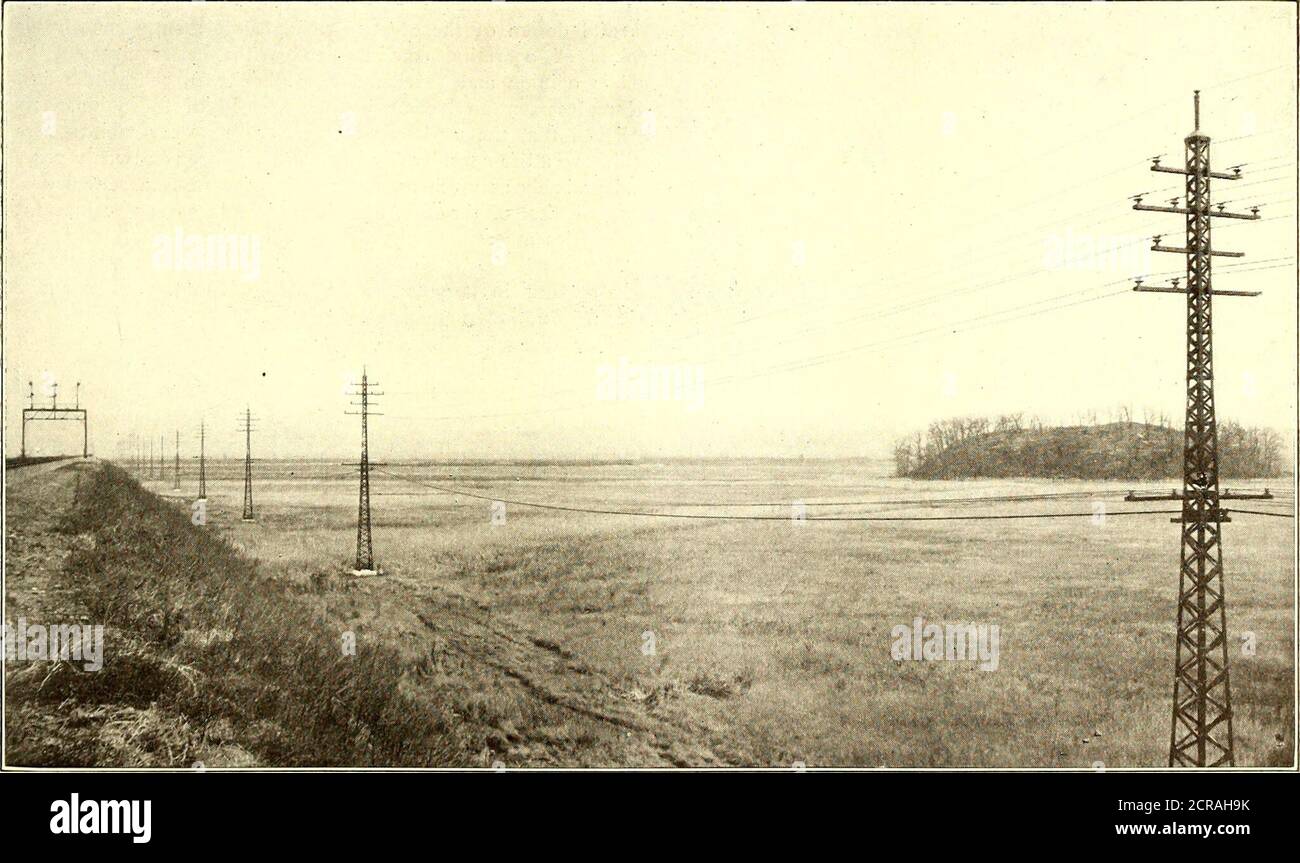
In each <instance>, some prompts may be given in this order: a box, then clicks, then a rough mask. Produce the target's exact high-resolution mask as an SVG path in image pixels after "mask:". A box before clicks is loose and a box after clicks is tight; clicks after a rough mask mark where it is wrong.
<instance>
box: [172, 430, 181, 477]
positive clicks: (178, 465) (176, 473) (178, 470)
mask: <svg viewBox="0 0 1300 863" xmlns="http://www.w3.org/2000/svg"><path fill="white" fill-rule="evenodd" d="M180 490H181V431H180V429H177V430H176V466H175V467H174V468H173V469H172V491H180Z"/></svg>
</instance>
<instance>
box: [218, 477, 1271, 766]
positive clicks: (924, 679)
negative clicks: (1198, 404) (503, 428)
mask: <svg viewBox="0 0 1300 863" xmlns="http://www.w3.org/2000/svg"><path fill="white" fill-rule="evenodd" d="M873 467H874V466H873V465H864V464H861V463H857V464H843V463H821V464H811V465H808V466H803V467H798V466H791V465H781V464H768V463H752V464H727V463H714V464H688V465H669V466H641V467H627V466H620V467H610V466H605V467H599V466H598V467H573V466H561V467H536V466H526V467H513V466H480V467H476V468H464V469H460V470H461V472H462V473H463V474H465V476H462V477H461V478H460V479H459V480H458V482H459V484H460V485H461V486H462V487H475V486H476V484H477V487H479V488H481V489H502V490H503V491H500V492H498V493H501V494H503V495H508V496H513V497H521V498H527V499H537V500H554V501H559V500H575V499H576V500H581V501H584V502H589V503H595V502H598V501H612V502H616V503H627V502H629V501H635V500H643V499H653V500H658V501H673V500H677V501H680V500H683V499H696V500H701V499H709V498H714V499H716V498H724V499H728V500H734V499H742V500H743V499H759V500H773V499H775V500H800V499H802V500H813V499H817V498H843V497H845V496H848V497H850V498H852V497H859V498H860V497H862V496H864V495H883V496H887V497H890V496H892V497H898V496H915V495H919V494H958V495H961V496H969V495H973V494H999V493H1008V492H1012V493H1023V492H1030V491H1032V492H1042V491H1062V490H1072V489H1076V490H1077V489H1080V488H1092V487H1095V485H1096V483H1077V482H1076V483H1071V482H1007V481H1001V482H970V483H960V484H945V483H940V482H930V483H918V482H906V481H899V480H891V479H887V478H885V477H882V476H880V475H879V471H878V470H877V471H876V475H874V476H872V475H870V471H871V469H872V468H873ZM392 470H394V471H395V472H401V473H404V474H408V475H409V474H412V473H414V472H415V469H414V468H409V467H407V468H402V467H394V468H392ZM439 472H441V471H433V470H429V471H428V472H427V473H426V474H425V475H426V476H428V477H430V478H432V477H434V476H436V474H437V473H439ZM738 472H739V473H741V474H743V475H744V479H743V481H742V482H741V483H740V484H736V483H734V482H732V481H730V479H729V478H730V475H734V474H736V473H738ZM233 476H237V474H232V477H233ZM516 477H522V479H519V480H516ZM864 477H865V479H864ZM724 480H726V481H724ZM353 482H354V481H349V480H346V479H343V478H338V479H324V478H319V477H318V478H313V479H311V480H300V479H298V478H297V477H296V476H295V477H293V478H289V477H284V476H281V477H279V478H271V479H267V480H264V481H262V482H260V483H259V485H258V489H257V491H258V495H259V506H260V507H261V515H260V520H259V523H258V524H256V525H245V524H242V523H240V522H239V521H238V514H239V513H238V506H239V501H240V493H241V486H240V485H239V483H238V482H237V481H234V480H233V479H231V480H228V481H222V480H218V481H216V482H210V484H209V491H210V496H211V502H210V507H211V509H210V512H211V513H212V515H213V517H214V519H215V520H216V521H217V522H218V523H219V524H221V525H223V527H222V529H224V530H228V531H229V535H230V536H231V538H232V539H233V540H234V541H235V542H236V543H237V544H238V545H240V546H241V547H243V548H244V549H246V550H247V551H248V552H249V553H250V554H252V555H254V556H256V557H257V558H258V559H259V560H261V561H262V563H263V565H264V566H265V567H266V568H267V569H268V571H270V572H272V573H274V574H276V575H277V576H278V577H279V578H282V579H285V580H287V581H289V582H291V583H309V582H310V581H311V580H312V578H313V576H319V574H321V573H323V572H325V573H328V572H339V571H341V570H342V569H343V568H344V567H345V566H346V562H347V560H348V556H349V555H350V553H351V550H352V543H353V541H354V530H355V526H354V525H355V522H354V519H355V499H354V497H353V496H354V495H355V485H354V484H353ZM375 485H376V490H377V491H387V492H419V488H418V487H415V486H412V485H409V484H406V483H402V482H399V481H397V480H394V479H390V478H385V477H382V476H381V477H376V480H375ZM505 489H508V491H505ZM999 506H1001V507H1002V508H1001V510H997V509H995V508H993V507H987V508H984V509H981V510H980V511H989V510H990V509H993V510H994V511H1004V512H1008V511H1025V510H1026V509H1027V508H1028V507H1026V505H1024V504H1017V505H999ZM1032 508H1033V509H1034V510H1035V511H1043V510H1047V509H1051V508H1053V505H1052V504H1034V505H1032ZM1057 508H1059V509H1061V510H1075V511H1077V510H1084V511H1087V510H1089V509H1090V504H1089V503H1088V502H1086V501H1085V502H1083V503H1079V502H1070V503H1062V504H1060V505H1059V506H1058V507H1057ZM374 509H375V542H376V547H377V556H378V559H379V562H380V564H381V565H382V566H383V567H384V569H385V570H386V571H387V573H388V575H387V576H386V577H385V578H382V579H371V580H368V582H367V583H366V584H364V585H359V586H358V588H357V589H358V590H359V591H360V594H352V595H334V596H326V597H324V598H323V603H324V606H325V607H328V608H331V609H332V613H334V612H337V610H338V608H339V607H340V606H349V607H351V608H352V612H353V613H355V614H357V615H358V617H357V624H358V627H359V630H364V631H366V632H367V633H368V637H369V638H372V639H374V640H376V641H380V642H384V643H391V644H395V645H400V646H401V648H402V649H403V650H405V651H407V652H408V653H409V654H410V655H412V656H420V655H422V654H427V653H429V652H430V651H432V652H434V653H437V652H438V650H439V647H438V642H439V639H440V638H442V637H443V636H442V635H439V634H438V632H439V631H440V630H439V629H438V628H439V627H442V628H444V629H445V630H446V631H449V632H451V633H452V635H453V636H456V637H459V635H460V634H461V632H460V630H458V627H460V628H461V629H463V626H464V624H463V622H458V621H463V620H465V619H472V620H474V621H476V622H477V623H476V624H475V625H479V624H480V623H481V624H483V625H485V626H493V627H497V628H506V627H508V628H509V630H510V631H511V632H518V633H523V634H525V636H526V637H527V638H531V639H532V640H533V641H534V642H537V643H543V644H547V645H552V646H554V647H556V648H557V649H559V650H561V651H563V653H564V654H565V655H567V656H569V657H573V658H574V660H575V661H576V662H577V663H578V664H580V665H581V666H583V667H584V668H587V669H591V670H593V671H595V672H598V673H599V675H600V679H601V680H602V681H603V682H604V685H605V687H606V688H607V689H609V690H611V691H612V693H613V694H614V695H615V696H616V697H618V698H620V699H622V700H624V701H626V702H627V703H629V704H634V705H637V707H638V709H642V710H644V711H646V712H647V713H648V714H650V715H653V716H657V717H667V718H669V719H671V720H673V721H675V722H682V723H688V724H689V726H690V728H691V729H692V731H691V734H692V735H694V736H695V737H696V738H698V741H697V742H699V744H700V746H701V747H703V749H702V750H697V751H696V754H695V755H694V756H689V757H701V758H703V757H705V756H704V755H701V754H700V753H701V752H703V751H704V750H707V751H708V752H709V753H712V754H715V755H717V756H718V757H721V758H723V759H724V760H728V761H732V762H739V763H746V764H765V765H766V764H772V765H779V764H789V763H791V762H793V761H796V760H801V761H805V762H806V763H808V764H810V765H860V766H878V765H882V764H884V765H889V766H1040V767H1041V766H1059V767H1089V766H1091V765H1092V764H1093V763H1094V762H1096V761H1103V762H1105V763H1106V764H1107V765H1109V766H1112V767H1119V766H1151V765H1157V766H1158V765H1162V764H1163V762H1164V758H1165V755H1166V746H1167V741H1168V723H1169V703H1168V702H1169V687H1170V674H1171V666H1172V661H1173V658H1172V645H1173V637H1172V632H1171V630H1172V619H1173V604H1174V594H1175V591H1176V578H1177V569H1176V557H1175V555H1176V549H1177V542H1178V539H1177V536H1178V535H1177V530H1176V528H1175V527H1174V526H1173V525H1171V524H1170V523H1169V521H1168V517H1167V516H1158V515H1156V516H1150V517H1143V518H1126V519H1118V518H1113V519H1109V520H1108V521H1106V523H1105V524H1104V525H1103V526H1095V525H1093V524H1092V523H1091V521H1090V520H1089V519H1069V520H1061V521H1031V522H1022V521H1005V522H950V523H943V522H939V523H933V524H908V523H903V524H869V523H868V524H854V523H826V524H804V525H796V524H792V523H788V522H738V523H731V522H707V521H704V522H698V521H697V522H679V521H671V520H662V521H659V520H655V521H648V520H639V519H627V518H618V517H611V516H592V515H580V514H571V513H557V512H550V511H539V510H527V509H521V508H516V507H511V508H509V511H508V516H507V522H506V524H505V525H504V526H500V527H493V526H491V524H490V522H489V512H488V504H487V503H486V502H483V501H478V500H472V499H460V500H458V501H455V500H451V499H448V498H447V497H446V496H438V495H432V496H396V495H394V496H380V495H377V496H376V497H375V498H374ZM774 511H775V512H777V513H783V512H784V510H782V509H776V510H774ZM953 511H959V512H970V511H972V510H969V509H961V510H953ZM943 512H944V510H929V509H927V510H924V511H922V514H930V515H934V514H942V513H943ZM1225 533H1226V541H1227V568H1228V574H1229V578H1228V586H1227V591H1228V597H1229V602H1230V621H1229V622H1230V626H1231V628H1232V632H1233V633H1240V632H1244V631H1251V632H1254V633H1255V634H1256V640H1257V653H1256V654H1255V655H1254V656H1250V657H1247V656H1244V655H1241V654H1240V651H1239V650H1235V649H1234V656H1233V693H1234V702H1235V706H1236V722H1235V730H1236V735H1237V748H1238V764H1245V765H1278V764H1289V763H1290V762H1291V760H1292V758H1293V752H1294V748H1293V747H1294V741H1293V740H1292V739H1291V728H1292V725H1293V717H1292V704H1293V689H1292V681H1293V676H1294V669H1293V667H1292V662H1291V657H1292V656H1293V654H1294V645H1293V641H1292V618H1291V607H1292V602H1293V598H1294V591H1295V582H1294V575H1293V568H1292V562H1291V561H1292V560H1293V556H1292V555H1293V551H1292V528H1291V523H1290V522H1289V521H1285V520H1282V519H1266V518H1249V517H1247V516H1242V517H1240V518H1239V519H1238V520H1236V521H1235V522H1233V523H1232V524H1231V525H1229V526H1227V528H1225ZM453 599H454V600H455V601H454V602H453V601H452V600H453ZM418 609H423V611H422V612H421V613H422V614H424V615H425V617H426V618H429V619H431V620H432V624H433V626H432V628H431V627H430V626H427V625H420V623H419V622H418V621H414V620H412V619H411V618H412V615H413V614H414V611H413V610H418ZM918 615H919V616H923V617H924V618H925V619H926V620H927V621H933V622H940V623H942V622H958V621H960V622H976V623H986V624H996V625H998V626H999V627H1000V628H1001V633H1002V637H1001V661H1000V666H999V669H998V670H997V671H995V672H985V671H980V670H977V669H976V668H975V667H974V666H973V665H972V664H969V663H946V662H943V663H920V662H896V661H894V660H892V659H891V657H890V652H889V651H890V645H891V643H892V639H891V636H890V630H891V628H892V627H894V626H895V625H899V624H910V622H911V621H912V619H913V618H914V617H916V616H918ZM646 632H653V633H654V637H655V651H654V654H653V655H647V653H646V652H645V651H644V650H643V647H644V644H645V640H644V637H643V633H646ZM1234 648H1235V639H1234ZM479 649H480V647H479V646H478V642H474V643H473V644H470V646H468V647H466V646H465V644H461V645H459V646H457V648H456V649H454V650H443V653H442V655H443V657H444V659H445V660H446V661H444V662H442V663H441V664H438V663H437V662H435V663H434V665H435V666H437V668H438V669H439V670H437V671H436V673H434V674H432V675H431V676H429V677H426V678H423V679H422V680H421V681H420V685H425V686H436V687H438V688H439V691H441V692H443V693H444V694H445V695H446V696H447V697H449V698H451V699H452V701H453V703H454V704H456V705H457V706H456V707H455V708H454V709H455V710H456V712H457V713H458V715H461V716H462V718H463V720H464V722H465V725H466V728H467V729H469V731H470V733H471V734H472V735H473V736H474V737H475V738H476V741H475V744H474V745H475V747H479V746H481V747H483V748H484V749H486V750H488V752H489V755H490V756H491V758H492V759H496V758H501V759H502V760H505V761H506V762H507V763H557V762H559V763H574V764H601V765H605V766H608V765H610V764H622V763H634V760H635V759H636V758H637V757H639V756H640V754H641V753H639V751H636V750H633V751H629V750H628V748H627V745H626V744H624V743H620V741H619V738H620V736H622V735H623V732H621V731H617V730H613V731H611V729H609V728H608V727H606V725H605V724H603V723H599V722H588V721H586V720H584V719H583V718H582V717H580V716H574V715H573V714H572V711H569V712H567V713H566V712H565V711H564V710H557V709H556V708H555V707H554V705H552V704H548V703H542V704H539V703H538V699H537V697H536V693H535V692H533V691H529V690H527V689H522V690H521V689H520V688H519V687H518V686H517V685H514V684H513V682H512V681H510V680H508V679H507V680H504V681H503V679H502V675H501V674H499V673H496V672H491V671H488V670H485V668H484V666H483V665H482V664H481V663H480V662H478V661H476V658H475V651H477V650H479ZM534 653H538V654H539V655H540V652H539V651H534ZM448 657H450V658H448ZM530 657H531V655H530ZM530 657H525V656H523V655H522V654H521V655H519V656H517V657H513V658H511V659H509V661H518V662H527V663H533V664H536V663H539V662H541V661H542V660H539V659H537V658H535V657H532V658H530ZM478 658H479V659H481V658H482V656H479V657H478ZM543 658H544V657H543ZM539 667H540V666H539ZM530 673H532V671H530ZM547 673H548V674H549V675H551V676H550V677H548V680H549V681H550V685H560V683H559V682H562V681H566V680H571V679H573V678H575V677H576V675H575V674H574V673H572V672H571V671H569V672H566V671H565V670H564V669H563V668H560V669H559V670H555V669H548V670H547ZM574 685H576V684H574ZM588 694H589V693H588ZM502 729H505V731H504V732H503V731H502ZM503 733H504V736H502V735H503ZM1278 735H1281V740H1280V741H1279V740H1278ZM511 736H514V737H516V738H517V739H516V740H511V739H509V738H510V737H511ZM1085 741H1086V742H1085ZM539 746H540V747H541V748H542V749H544V750H545V752H544V753H540V752H539V750H538V747H539ZM689 757H688V759H687V760H689ZM485 760H486V758H485Z"/></svg>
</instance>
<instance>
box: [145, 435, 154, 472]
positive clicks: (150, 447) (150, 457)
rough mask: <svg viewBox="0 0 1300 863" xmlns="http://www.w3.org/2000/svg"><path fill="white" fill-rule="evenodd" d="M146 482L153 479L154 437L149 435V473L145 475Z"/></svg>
mask: <svg viewBox="0 0 1300 863" xmlns="http://www.w3.org/2000/svg"><path fill="white" fill-rule="evenodd" d="M144 478H145V479H146V480H150V479H153V435H149V472H148V473H146V474H145V476H144Z"/></svg>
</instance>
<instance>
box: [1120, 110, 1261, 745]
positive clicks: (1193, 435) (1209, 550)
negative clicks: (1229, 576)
mask: <svg viewBox="0 0 1300 863" xmlns="http://www.w3.org/2000/svg"><path fill="white" fill-rule="evenodd" d="M1194 104H1195V109H1194V111H1195V126H1194V131H1193V132H1192V134H1190V135H1188V136H1187V137H1186V138H1185V139H1184V141H1183V143H1184V146H1185V149H1186V162H1185V167H1183V168H1168V167H1165V166H1163V165H1161V164H1160V159H1159V158H1158V157H1157V158H1155V159H1153V164H1152V165H1151V170H1152V171H1156V172H1160V173H1166V174H1182V175H1183V176H1184V182H1185V189H1186V205H1185V206H1181V207H1180V206H1178V203H1179V202H1178V199H1177V198H1175V199H1174V200H1172V201H1171V202H1170V206H1168V207H1153V206H1148V205H1144V204H1143V203H1142V196H1140V195H1139V196H1137V197H1136V198H1135V199H1134V205H1133V209H1135V210H1150V211H1155V212H1161V213H1178V214H1181V215H1184V216H1186V218H1187V230H1186V237H1187V240H1186V246H1185V247H1183V248H1177V247H1170V246H1164V245H1162V243H1161V238H1160V237H1159V236H1157V237H1155V238H1154V239H1155V244H1154V246H1153V247H1152V248H1153V251H1157V252H1173V253H1177V254H1182V255H1184V256H1185V257H1186V259H1187V285H1186V287H1185V288H1184V287H1179V284H1178V282H1179V279H1172V280H1171V282H1172V284H1171V286H1170V287H1147V286H1143V284H1142V280H1141V279H1138V280H1137V282H1138V283H1137V285H1136V286H1135V287H1134V290H1136V291H1154V292H1159V293H1175V294H1185V295H1186V296H1187V366H1186V368H1187V401H1186V408H1187V415H1186V421H1185V426H1184V431H1183V490H1182V493H1181V494H1180V493H1178V492H1173V493H1171V494H1169V495H1159V496H1156V495H1134V494H1130V495H1129V497H1128V499H1130V500H1168V499H1170V498H1173V499H1175V500H1181V501H1182V514H1181V516H1180V517H1178V518H1176V519H1174V520H1173V521H1174V522H1175V523H1179V524H1181V525H1182V529H1181V534H1182V551H1181V554H1180V566H1179V573H1178V622H1177V634H1176V641H1175V643H1176V647H1175V657H1174V687H1173V690H1174V701H1173V718H1172V723H1171V728H1170V732H1169V766H1170V767H1174V766H1179V767H1220V766H1225V765H1226V766H1229V767H1231V766H1235V763H1236V761H1235V756H1234V752H1233V744H1232V688H1231V685H1230V681H1229V677H1228V612H1227V602H1226V599H1225V597H1224V589H1223V581H1224V576H1223V546H1222V542H1221V538H1222V526H1223V524H1224V523H1225V522H1229V521H1231V519H1230V518H1229V517H1228V511H1227V510H1225V509H1221V508H1220V506H1219V503H1220V501H1223V500H1233V499H1244V498H1250V499H1258V498H1267V497H1271V495H1269V494H1268V492H1267V491H1265V492H1264V493H1262V494H1246V493H1232V492H1222V493H1221V492H1220V490H1219V449H1218V426H1217V423H1216V420H1215V411H1214V352H1213V340H1212V330H1211V322H1212V316H1211V310H1212V303H1211V298H1212V297H1214V296H1258V292H1257V291H1216V290H1212V289H1211V286H1210V260H1211V258H1213V257H1215V256H1222V257H1242V255H1243V253H1242V252H1223V251H1218V250H1215V249H1212V248H1211V246H1210V220H1211V218H1216V217H1217V218H1225V219H1258V218H1259V208H1258V207H1254V208H1252V209H1251V212H1250V213H1248V214H1247V213H1230V212H1226V211H1225V210H1224V205H1222V204H1220V205H1219V206H1218V208H1217V209H1211V206H1210V180H1211V179H1218V180H1238V179H1240V178H1241V176H1242V174H1241V166H1240V165H1238V166H1234V168H1233V169H1231V173H1220V172H1215V171H1211V170H1210V138H1209V136H1208V135H1204V134H1202V133H1201V129H1200V127H1201V100H1200V91H1197V92H1196V95H1195V97H1194Z"/></svg>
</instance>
